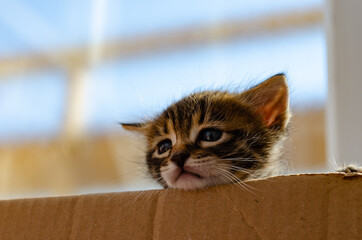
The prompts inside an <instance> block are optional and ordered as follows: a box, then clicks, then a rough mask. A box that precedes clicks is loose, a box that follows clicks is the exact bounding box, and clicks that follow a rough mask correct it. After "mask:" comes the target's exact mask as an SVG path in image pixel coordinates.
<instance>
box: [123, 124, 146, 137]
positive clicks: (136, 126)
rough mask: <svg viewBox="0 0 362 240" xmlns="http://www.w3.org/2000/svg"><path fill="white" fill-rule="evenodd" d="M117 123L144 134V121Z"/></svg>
mask: <svg viewBox="0 0 362 240" xmlns="http://www.w3.org/2000/svg"><path fill="white" fill-rule="evenodd" d="M119 124H121V125H122V127H123V129H125V130H127V131H132V132H139V133H142V134H144V132H145V126H146V124H144V123H119Z"/></svg>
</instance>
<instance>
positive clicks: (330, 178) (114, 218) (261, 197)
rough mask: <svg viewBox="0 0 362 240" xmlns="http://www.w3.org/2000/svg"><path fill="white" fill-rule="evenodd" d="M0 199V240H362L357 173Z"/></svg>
mask: <svg viewBox="0 0 362 240" xmlns="http://www.w3.org/2000/svg"><path fill="white" fill-rule="evenodd" d="M248 185H249V191H247V190H243V189H241V188H240V187H239V186H238V185H236V184H233V185H224V186H217V187H213V188H210V189H207V190H203V191H197V192H184V191H178V190H172V189H171V190H154V191H144V192H124V193H110V194H95V195H83V196H71V197H58V198H38V199H21V200H7V201H0V239H2V240H5V239H16V240H18V239H29V240H30V239H36V240H39V239H87V240H88V239H362V176H355V177H345V176H344V175H343V174H316V175H315V174H310V175H295V176H280V177H274V178H269V179H264V180H256V181H251V182H248Z"/></svg>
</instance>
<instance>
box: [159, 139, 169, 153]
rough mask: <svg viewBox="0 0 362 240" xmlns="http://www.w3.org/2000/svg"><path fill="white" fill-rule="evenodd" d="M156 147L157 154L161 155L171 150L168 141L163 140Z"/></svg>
mask: <svg viewBox="0 0 362 240" xmlns="http://www.w3.org/2000/svg"><path fill="white" fill-rule="evenodd" d="M157 146H158V154H162V153H165V152H167V151H168V150H170V149H171V148H172V142H171V140H170V139H166V140H163V141H161V142H159V143H158V144H157Z"/></svg>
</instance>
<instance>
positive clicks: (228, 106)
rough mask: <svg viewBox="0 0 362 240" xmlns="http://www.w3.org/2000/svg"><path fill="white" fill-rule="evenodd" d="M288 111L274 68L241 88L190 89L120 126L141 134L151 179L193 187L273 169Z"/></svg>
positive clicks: (286, 97) (281, 76) (285, 90)
mask: <svg viewBox="0 0 362 240" xmlns="http://www.w3.org/2000/svg"><path fill="white" fill-rule="evenodd" d="M290 116H291V114H290V111H289V93H288V85H287V81H286V77H285V75H284V74H277V75H275V76H273V77H271V78H269V79H267V80H265V81H264V82H262V83H261V84H259V85H257V86H255V87H253V88H251V89H249V90H247V91H244V92H241V93H232V92H226V91H225V92H223V91H204V92H199V93H194V94H191V95H189V96H187V97H185V98H183V99H181V100H180V101H178V102H176V103H174V104H172V105H171V106H169V107H168V108H167V109H166V110H165V111H163V112H162V113H161V114H160V115H158V116H157V117H155V118H154V119H153V120H149V121H145V122H143V123H135V124H122V126H123V127H124V128H125V129H126V130H130V131H136V132H139V133H142V134H143V135H144V136H145V137H146V139H147V143H148V144H147V149H148V150H147V154H146V160H147V165H148V170H149V173H150V174H151V176H152V177H153V178H154V179H155V180H156V181H157V182H159V183H160V184H161V185H162V186H163V187H164V188H168V187H170V188H180V189H185V190H194V189H201V188H206V187H209V186H212V185H217V184H224V183H232V182H239V181H244V180H248V179H252V178H261V177H267V176H270V175H273V174H274V173H275V170H278V169H279V167H275V164H278V162H280V159H279V157H280V153H281V144H282V142H283V139H284V138H285V137H286V133H287V126H288V122H289V119H290Z"/></svg>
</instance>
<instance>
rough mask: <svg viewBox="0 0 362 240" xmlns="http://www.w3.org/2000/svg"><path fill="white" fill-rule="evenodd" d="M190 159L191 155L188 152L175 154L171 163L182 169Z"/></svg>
mask: <svg viewBox="0 0 362 240" xmlns="http://www.w3.org/2000/svg"><path fill="white" fill-rule="evenodd" d="M189 157H190V153H188V152H181V153H175V154H174V155H172V157H171V161H172V162H174V163H176V165H177V166H179V167H180V168H182V167H183V166H184V165H185V162H186V160H187V159H188V158H189Z"/></svg>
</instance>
